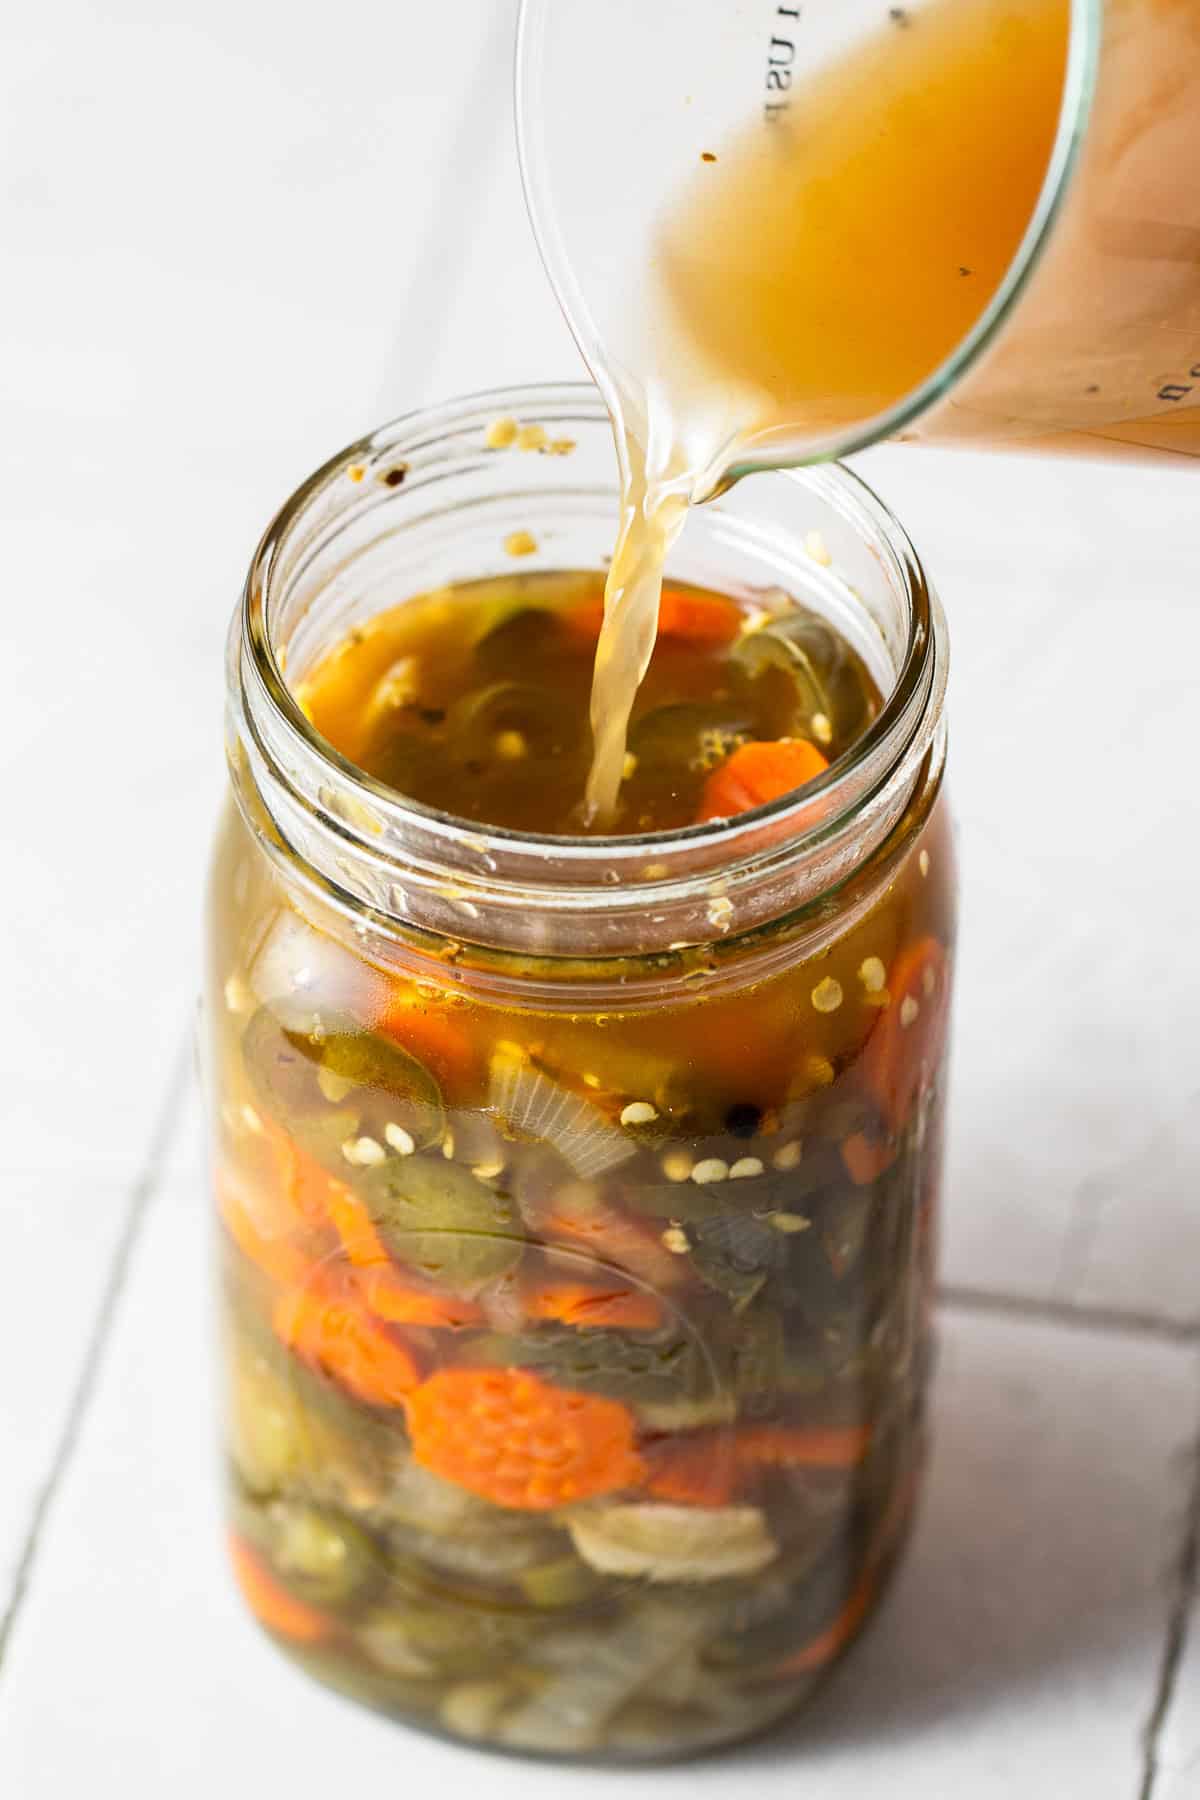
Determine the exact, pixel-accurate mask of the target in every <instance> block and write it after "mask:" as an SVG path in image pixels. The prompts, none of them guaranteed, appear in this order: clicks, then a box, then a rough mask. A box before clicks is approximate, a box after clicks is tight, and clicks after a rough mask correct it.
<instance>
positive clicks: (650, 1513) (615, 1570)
mask: <svg viewBox="0 0 1200 1800" xmlns="http://www.w3.org/2000/svg"><path fill="white" fill-rule="evenodd" d="M566 1523H567V1529H568V1530H569V1531H570V1533H571V1541H572V1543H573V1544H574V1545H575V1549H576V1552H577V1554H578V1555H580V1556H581V1557H582V1558H583V1560H584V1562H585V1563H587V1564H588V1565H589V1567H590V1568H593V1569H598V1570H599V1572H600V1573H601V1574H602V1575H629V1576H641V1577H643V1578H644V1579H646V1580H648V1581H670V1582H691V1581H727V1580H729V1579H730V1578H731V1577H733V1576H735V1575H756V1574H757V1573H758V1572H759V1570H760V1569H765V1568H766V1566H767V1564H768V1563H771V1562H774V1560H775V1558H776V1557H777V1556H778V1554H779V1545H778V1544H777V1543H776V1542H775V1539H774V1538H773V1537H772V1536H771V1533H770V1532H769V1531H768V1529H767V1522H766V1519H765V1518H764V1516H763V1514H762V1512H761V1511H760V1509H759V1508H758V1507H757V1506H721V1507H694V1506H666V1505H657V1504H654V1503H635V1504H633V1505H628V1506H605V1507H596V1508H588V1509H582V1510H580V1511H579V1512H578V1513H575V1514H574V1515H569V1516H568V1518H567V1521H566Z"/></svg>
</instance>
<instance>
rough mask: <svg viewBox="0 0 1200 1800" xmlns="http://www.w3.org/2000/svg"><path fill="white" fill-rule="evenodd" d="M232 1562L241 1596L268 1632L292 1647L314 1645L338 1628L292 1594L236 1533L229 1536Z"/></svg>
mask: <svg viewBox="0 0 1200 1800" xmlns="http://www.w3.org/2000/svg"><path fill="white" fill-rule="evenodd" d="M229 1559H230V1562H231V1563H232V1564H233V1574H234V1579H235V1581H236V1582H237V1584H238V1586H239V1587H240V1588H241V1590H242V1597H243V1598H244V1600H245V1602H246V1604H247V1606H248V1607H249V1608H250V1611H251V1612H252V1613H253V1614H254V1616H255V1618H256V1619H257V1620H258V1622H259V1624H260V1625H265V1626H266V1627H267V1629H268V1631H273V1632H275V1634H276V1636H278V1637H282V1638H287V1639H288V1640H289V1641H290V1642H291V1643H293V1644H315V1643H318V1642H319V1641H320V1639H321V1638H324V1637H328V1636H329V1635H330V1633H331V1632H332V1631H333V1630H334V1629H335V1627H334V1624H333V1621H332V1620H331V1619H327V1618H326V1617H325V1615H324V1614H323V1613H319V1612H317V1611H316V1609H315V1608H314V1607H311V1606H306V1605H305V1604H304V1602H303V1600H297V1599H296V1598H295V1596H294V1595H293V1594H289V1593H288V1591H287V1589H286V1588H285V1587H283V1586H281V1585H280V1583H279V1582H278V1581H276V1579H275V1577H274V1575H272V1574H271V1572H270V1570H269V1569H268V1568H267V1567H266V1566H265V1564H264V1563H263V1561H262V1559H261V1558H260V1557H259V1556H258V1555H257V1554H256V1553H255V1552H254V1551H253V1550H252V1549H251V1548H250V1546H249V1544H247V1543H246V1542H245V1541H244V1540H243V1539H242V1538H240V1537H237V1536H236V1535H235V1534H234V1533H233V1532H230V1534H229Z"/></svg>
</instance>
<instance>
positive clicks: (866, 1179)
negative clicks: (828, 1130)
mask: <svg viewBox="0 0 1200 1800" xmlns="http://www.w3.org/2000/svg"><path fill="white" fill-rule="evenodd" d="M841 1149H842V1161H843V1162H844V1163H845V1165H846V1172H847V1174H848V1175H849V1176H850V1179H851V1181H855V1182H857V1183H858V1185H859V1187H869V1186H870V1184H871V1182H873V1181H878V1180H879V1177H880V1176H881V1175H883V1174H885V1173H886V1171H887V1170H888V1169H890V1168H891V1166H892V1164H893V1163H894V1162H895V1160H896V1157H897V1155H898V1153H899V1151H898V1146H897V1145H895V1144H887V1143H879V1142H877V1141H876V1140H875V1139H873V1138H869V1137H868V1136H867V1134H866V1132H865V1131H856V1132H855V1133H854V1134H853V1136H852V1137H848V1138H847V1139H846V1140H845V1142H844V1143H843V1144H842V1147H841Z"/></svg>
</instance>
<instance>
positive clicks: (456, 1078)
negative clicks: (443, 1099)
mask: <svg viewBox="0 0 1200 1800" xmlns="http://www.w3.org/2000/svg"><path fill="white" fill-rule="evenodd" d="M377 1029H378V1030H379V1031H380V1032H381V1033H382V1034H383V1035H384V1036H385V1037H389V1038H391V1040H392V1042H393V1043H396V1044H399V1046H400V1048H401V1049H402V1050H407V1051H408V1053H409V1055H410V1056H414V1057H415V1058H416V1059H417V1061H418V1062H419V1063H422V1064H423V1065H424V1066H425V1068H427V1069H428V1070H429V1073H430V1074H431V1075H432V1076H433V1077H434V1080H435V1081H436V1082H437V1083H438V1085H439V1087H441V1088H443V1089H450V1090H451V1091H453V1092H454V1093H460V1092H461V1091H462V1090H463V1088H469V1087H470V1086H471V1084H472V1083H473V1082H474V1081H475V1080H476V1079H477V1077H478V1074H479V1053H478V1051H477V1050H476V1048H475V1044H474V1041H473V1040H472V1038H471V1037H470V1036H469V1035H468V1033H467V1032H466V1031H464V1030H463V1028H462V1027H461V1026H460V1024H459V1023H458V1021H457V1020H456V1019H453V1018H451V1017H450V1016H449V1014H448V1013H447V1011H446V1009H445V1008H444V1007H439V1006H436V1005H430V1004H427V1003H426V1002H424V1001H421V1000H418V999H415V998H414V997H412V996H411V995H408V994H405V995H403V996H402V997H400V998H398V999H396V1000H394V1001H393V1002H392V1003H391V1005H389V1006H388V1007H386V1008H385V1010H384V1012H383V1014H382V1016H381V1017H380V1019H379V1020H378V1021H377Z"/></svg>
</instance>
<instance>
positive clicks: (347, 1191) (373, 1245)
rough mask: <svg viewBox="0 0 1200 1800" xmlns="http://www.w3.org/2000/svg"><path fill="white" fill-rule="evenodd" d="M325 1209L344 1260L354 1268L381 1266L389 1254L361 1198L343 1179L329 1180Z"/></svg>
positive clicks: (388, 1259)
mask: <svg viewBox="0 0 1200 1800" xmlns="http://www.w3.org/2000/svg"><path fill="white" fill-rule="evenodd" d="M325 1210H326V1212H327V1214H328V1217H329V1223H330V1224H331V1225H332V1226H333V1228H334V1230H335V1231H336V1232H337V1234H338V1238H339V1241H340V1242H341V1246H342V1249H343V1251H344V1252H345V1255H346V1260H347V1261H348V1262H350V1263H352V1264H353V1265H354V1267H355V1268H356V1269H378V1268H384V1267H386V1266H387V1265H388V1263H390V1261H391V1258H390V1257H389V1255H388V1253H387V1251H386V1250H385V1249H384V1247H383V1240H382V1238H381V1237H380V1235H379V1233H378V1232H377V1231H376V1229H375V1222H374V1220H373V1219H372V1217H371V1215H370V1213H369V1212H368V1211H367V1209H366V1207H365V1206H364V1205H363V1202H362V1201H361V1200H360V1199H359V1197H358V1195H357V1194H356V1193H355V1192H354V1189H353V1188H350V1187H347V1186H346V1184H345V1182H343V1181H334V1180H332V1179H330V1180H329V1182H328V1185H327V1187H326V1191H325Z"/></svg>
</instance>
